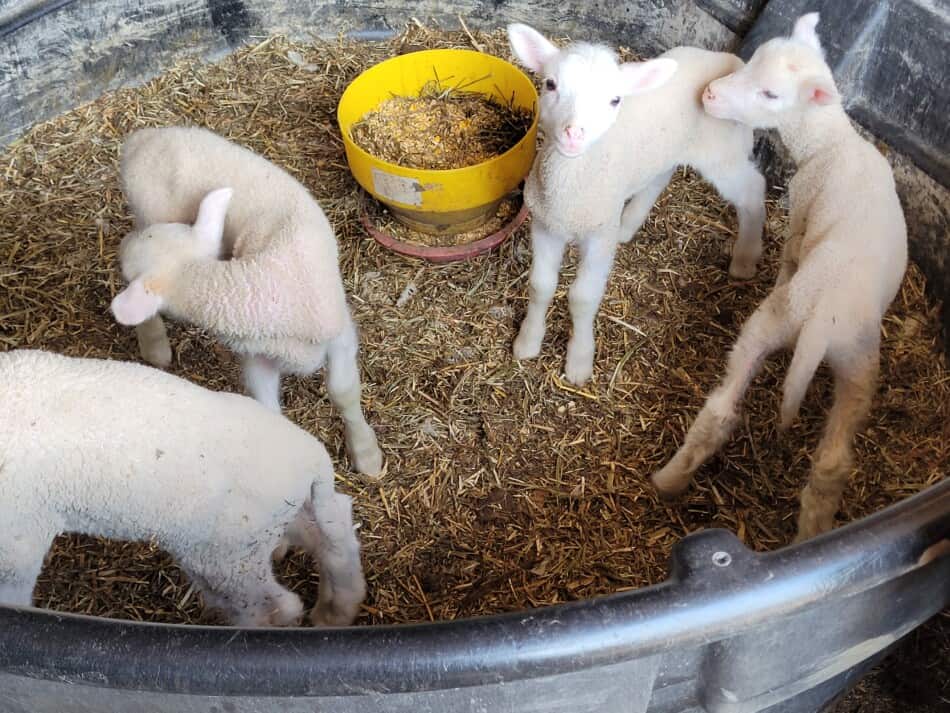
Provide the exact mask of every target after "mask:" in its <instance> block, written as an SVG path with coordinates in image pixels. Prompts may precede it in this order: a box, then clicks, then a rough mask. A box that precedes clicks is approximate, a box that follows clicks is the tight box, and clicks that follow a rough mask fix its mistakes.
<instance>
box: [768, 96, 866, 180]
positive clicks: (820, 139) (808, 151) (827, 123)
mask: <svg viewBox="0 0 950 713" xmlns="http://www.w3.org/2000/svg"><path fill="white" fill-rule="evenodd" d="M778 132H779V135H780V136H781V137H782V143H784V144H785V146H786V148H788V151H789V153H790V154H791V156H792V159H793V160H794V161H795V163H796V164H797V165H801V164H803V163H805V162H806V161H808V160H809V159H811V158H814V157H816V156H819V155H823V154H825V153H827V152H828V151H829V150H832V149H833V148H834V147H835V146H837V145H838V144H840V143H841V141H842V140H843V139H846V138H848V137H851V136H855V135H857V132H856V131H855V130H854V126H852V124H851V120H850V119H849V118H848V115H847V114H846V113H845V111H844V108H842V106H841V105H840V104H836V105H834V106H826V107H815V108H812V109H810V110H808V111H805V112H802V113H801V114H799V115H797V116H795V117H790V118H789V119H787V120H786V121H784V122H782V123H781V124H779V126H778Z"/></svg>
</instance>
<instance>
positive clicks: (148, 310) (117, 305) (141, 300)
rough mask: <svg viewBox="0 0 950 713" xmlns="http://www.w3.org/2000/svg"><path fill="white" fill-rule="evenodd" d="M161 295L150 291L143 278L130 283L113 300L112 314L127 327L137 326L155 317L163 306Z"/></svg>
mask: <svg viewBox="0 0 950 713" xmlns="http://www.w3.org/2000/svg"><path fill="white" fill-rule="evenodd" d="M162 303H163V300H162V298H161V296H159V295H156V294H155V293H154V292H149V290H148V289H146V287H145V283H144V281H143V280H142V278H141V277H140V278H137V279H135V280H132V282H130V283H129V286H128V287H126V288H125V289H124V290H122V292H120V293H119V294H117V295H116V296H115V298H114V299H113V300H112V305H111V309H112V314H113V315H115V321H116V322H118V323H119V324H122V325H125V326H126V327H135V326H137V325H139V324H141V323H142V322H144V321H145V320H147V319H151V318H152V317H154V316H155V315H156V314H157V313H158V310H159V309H161V307H162Z"/></svg>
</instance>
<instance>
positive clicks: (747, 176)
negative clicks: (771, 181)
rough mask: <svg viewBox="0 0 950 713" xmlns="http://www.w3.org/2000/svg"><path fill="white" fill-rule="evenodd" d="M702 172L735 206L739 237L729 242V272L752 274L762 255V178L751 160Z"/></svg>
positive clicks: (738, 275)
mask: <svg viewBox="0 0 950 713" xmlns="http://www.w3.org/2000/svg"><path fill="white" fill-rule="evenodd" d="M702 173H703V175H704V176H705V177H706V178H707V179H708V180H709V181H710V182H711V183H712V184H713V185H714V186H715V187H716V190H717V191H719V194H720V195H721V196H722V197H723V198H725V199H726V200H727V201H729V202H730V203H732V204H733V205H734V206H735V207H736V213H737V214H738V216H739V237H738V238H736V241H735V243H734V244H733V246H732V261H731V262H730V263H729V274H730V275H732V277H735V278H737V279H740V280H748V279H750V278H752V277H754V276H755V271H756V263H758V261H759V257H760V256H761V255H762V229H763V228H764V227H765V178H763V177H762V174H761V173H759V171H758V169H757V168H756V167H755V166H754V165H753V164H752V162H751V161H743V162H742V163H739V164H732V165H727V166H716V167H715V168H714V169H709V170H703V171H702Z"/></svg>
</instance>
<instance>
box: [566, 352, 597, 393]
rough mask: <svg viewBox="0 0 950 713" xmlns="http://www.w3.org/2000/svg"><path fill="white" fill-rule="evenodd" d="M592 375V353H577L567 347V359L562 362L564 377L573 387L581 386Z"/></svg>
mask: <svg viewBox="0 0 950 713" xmlns="http://www.w3.org/2000/svg"><path fill="white" fill-rule="evenodd" d="M593 373H594V353H593V352H589V351H587V350H584V351H580V352H579V351H578V350H576V349H572V348H571V345H570V344H568V345H567V359H566V361H565V362H564V376H565V377H566V378H567V380H568V381H570V382H571V383H572V384H574V385H575V386H583V385H584V384H586V383H587V382H588V381H590V377H591V376H592V375H593Z"/></svg>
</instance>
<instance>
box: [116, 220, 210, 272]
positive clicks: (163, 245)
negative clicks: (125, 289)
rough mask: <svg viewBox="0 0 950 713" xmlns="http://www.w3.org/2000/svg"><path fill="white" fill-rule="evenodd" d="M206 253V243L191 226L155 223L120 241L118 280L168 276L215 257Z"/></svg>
mask: <svg viewBox="0 0 950 713" xmlns="http://www.w3.org/2000/svg"><path fill="white" fill-rule="evenodd" d="M207 252H208V248H207V245H206V243H203V242H202V241H201V240H199V239H198V238H197V236H196V235H195V231H194V229H193V228H192V226H190V225H184V224H181V223H157V224H155V225H150V226H149V227H147V228H145V229H143V230H136V231H133V232H131V233H129V234H128V235H126V236H125V237H124V238H123V239H122V243H121V244H120V245H119V264H120V265H121V267H122V276H123V277H124V278H125V279H126V280H127V281H128V282H132V281H133V280H135V279H137V278H139V277H144V276H146V275H162V274H168V273H169V272H171V271H174V270H175V269H176V267H177V266H178V265H180V264H181V263H183V262H187V261H190V260H197V259H202V258H210V257H216V255H208V254H207Z"/></svg>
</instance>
